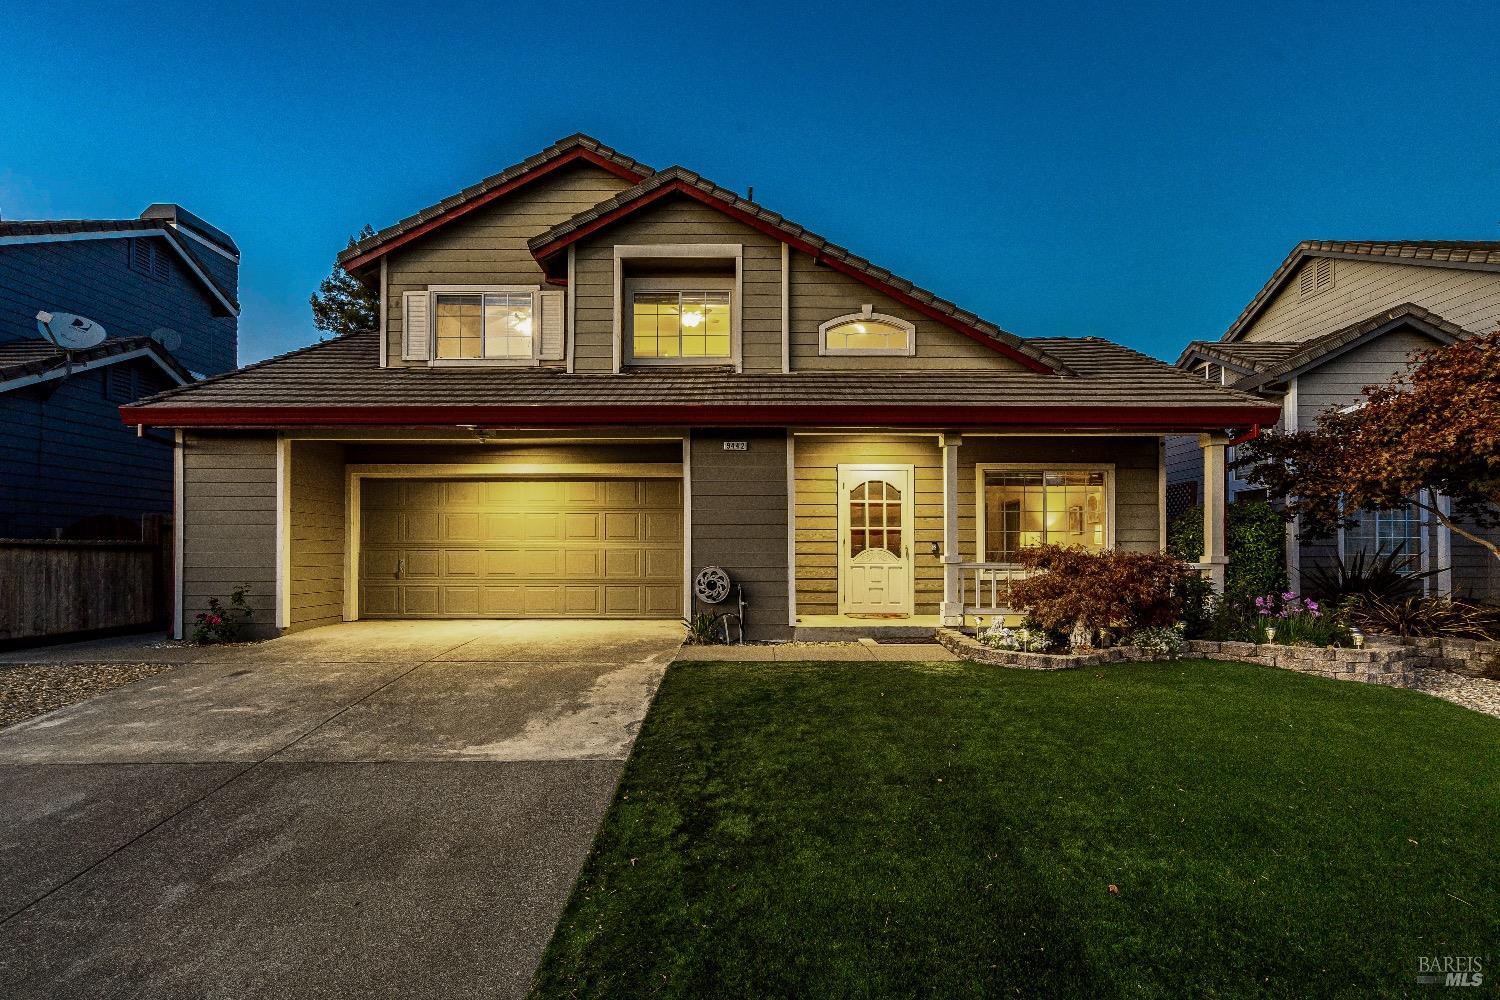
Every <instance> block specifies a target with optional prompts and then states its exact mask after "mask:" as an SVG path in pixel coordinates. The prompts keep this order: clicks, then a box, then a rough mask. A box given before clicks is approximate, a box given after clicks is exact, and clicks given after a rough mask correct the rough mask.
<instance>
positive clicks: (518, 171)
mask: <svg viewBox="0 0 1500 1000" xmlns="http://www.w3.org/2000/svg"><path fill="white" fill-rule="evenodd" d="M580 160H581V161H584V162H586V163H592V164H593V165H594V166H596V167H600V168H602V169H604V170H607V171H609V172H610V173H612V174H614V175H616V176H617V177H622V178H624V179H625V180H628V181H630V182H631V183H635V182H636V181H639V180H641V179H642V178H643V177H649V176H650V175H651V168H650V167H648V166H646V165H645V164H644V163H641V162H639V161H638V160H634V159H632V158H630V157H628V156H626V155H625V154H624V153H620V152H618V151H616V150H614V149H611V148H610V147H609V146H606V145H604V144H603V143H602V142H600V141H599V140H598V139H595V138H593V137H592V136H587V135H584V134H583V133H582V132H577V133H575V134H573V135H570V136H568V137H567V138H565V139H559V140H558V141H557V142H554V143H553V144H552V145H550V146H548V147H547V148H546V149H544V150H542V151H541V152H540V153H537V154H535V155H533V156H528V157H527V158H526V159H524V160H522V161H521V162H520V163H516V164H512V165H511V166H509V167H506V168H505V169H504V170H502V171H500V172H499V173H498V174H494V175H492V176H490V177H486V178H485V179H484V180H482V181H480V182H479V183H478V184H473V185H470V186H469V187H466V188H464V189H463V190H462V191H460V192H458V193H457V194H455V195H450V196H449V197H447V198H444V199H443V200H442V201H440V202H438V203H437V204H435V205H429V206H428V207H427V208H424V209H422V210H421V211H420V212H418V213H416V214H415V215H409V216H407V217H406V218H404V219H402V220H401V221H400V222H397V223H394V224H392V225H389V226H386V227H385V228H384V229H382V230H380V232H378V233H375V234H373V235H371V236H366V237H365V238H364V239H362V240H360V241H358V242H357V243H355V244H354V245H353V246H352V247H349V248H347V249H346V250H344V251H343V252H342V253H340V254H339V255H338V257H337V258H336V260H337V262H338V264H339V265H340V266H341V267H343V268H344V270H346V271H355V270H358V269H360V268H364V267H367V266H369V265H370V264H372V263H374V262H375V261H376V260H379V259H380V257H382V256H384V255H385V254H387V253H390V252H391V251H392V250H394V249H396V248H397V247H399V246H402V245H403V244H405V243H408V242H410V241H411V240H414V239H416V238H417V237H419V236H421V235H423V234H424V233H429V232H431V231H432V230H434V229H437V228H438V227H439V226H445V225H447V224H448V223H450V222H452V221H453V220H455V219H458V218H462V217H463V216H465V215H467V214H468V213H470V212H472V211H474V210H475V209H477V208H480V207H482V206H484V205H487V204H489V203H490V202H492V201H494V200H495V199H496V198H499V197H501V196H503V195H505V194H508V193H510V192H511V191H514V190H515V189H516V188H519V187H522V186H524V185H526V184H529V183H531V182H532V181H535V180H536V179H538V178H540V177H544V176H546V175H547V174H550V173H552V172H553V171H555V170H558V169H561V168H562V167H564V166H567V165H568V164H570V163H576V162H578V161H580Z"/></svg>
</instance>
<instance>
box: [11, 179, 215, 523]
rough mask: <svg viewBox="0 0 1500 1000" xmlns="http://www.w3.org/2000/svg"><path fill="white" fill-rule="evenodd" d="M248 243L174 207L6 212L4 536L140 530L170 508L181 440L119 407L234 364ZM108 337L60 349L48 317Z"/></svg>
mask: <svg viewBox="0 0 1500 1000" xmlns="http://www.w3.org/2000/svg"><path fill="white" fill-rule="evenodd" d="M238 270H239V251H238V249H236V247H235V245H234V241H233V240H231V239H230V238H229V237H228V236H227V235H225V234H224V233H222V232H220V231H219V230H218V229H215V228H214V227H213V226H210V225H208V224H207V223H206V222H204V221H203V220H202V219H199V218H198V217H197V216H195V215H193V214H192V213H190V212H187V211H186V210H184V209H182V208H181V207H179V206H177V205H170V204H163V205H152V206H151V207H149V208H147V209H146V211H144V212H142V213H141V216H140V218H137V219H88V220H42V221H0V420H3V422H4V424H5V427H6V433H5V436H4V438H3V439H0V538H53V537H60V536H62V537H82V538H138V537H140V530H141V518H142V517H143V516H145V515H150V514H162V515H165V514H170V513H171V511H172V447H171V441H170V437H169V436H168V437H166V438H164V437H163V436H162V435H138V434H137V432H136V429H135V428H132V427H124V426H122V425H121V423H120V419H119V411H118V408H119V406H120V405H122V404H127V403H132V402H135V401H136V400H138V399H141V398H143V397H145V396H150V395H153V394H155V393H157V392H160V391H162V390H164V389H168V388H171V387H173V386H180V385H185V384H187V383H189V382H191V381H193V379H194V378H195V377H196V376H197V375H214V374H218V373H221V372H225V371H228V370H230V369H232V368H234V365H235V348H236V344H235V341H236V323H237V319H236V316H237V315H238V312H239V306H238V304H237V302H236V299H235V295H236V291H235V290H236V287H237V284H238ZM38 313H44V314H53V313H56V314H69V315H76V316H82V317H86V318H87V319H88V320H90V321H92V322H93V323H94V324H97V325H98V326H100V327H102V328H103V330H104V334H105V337H106V339H104V340H103V342H102V343H99V344H97V345H95V346H91V347H86V348H84V349H82V350H75V351H71V352H67V353H65V352H63V351H61V350H59V349H58V348H57V347H55V346H54V345H53V344H52V343H50V342H48V341H47V340H44V339H42V333H41V331H40V330H39V327H38V319H37V314H38Z"/></svg>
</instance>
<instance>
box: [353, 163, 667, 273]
mask: <svg viewBox="0 0 1500 1000" xmlns="http://www.w3.org/2000/svg"><path fill="white" fill-rule="evenodd" d="M578 160H584V161H586V162H588V163H592V164H593V165H594V166H596V167H600V168H602V169H604V170H607V171H609V172H610V173H612V174H614V175H615V176H616V177H619V178H622V179H624V180H627V181H629V182H630V183H632V184H639V183H640V182H641V181H643V180H645V179H646V178H647V177H649V176H650V174H645V173H640V172H638V171H635V170H631V169H630V168H629V167H626V166H624V165H623V164H620V163H616V162H615V161H614V160H611V159H610V158H609V157H607V156H600V155H599V154H598V153H596V152H594V151H593V150H591V149H585V148H583V147H582V146H577V147H574V148H573V149H570V150H568V151H567V152H566V153H563V154H561V155H560V156H558V157H557V158H556V159H552V160H548V161H547V162H546V163H543V164H541V165H539V166H537V167H535V168H533V169H532V170H528V171H527V172H526V173H524V174H521V175H520V176H519V177H513V178H511V179H510V180H508V181H506V182H505V183H504V184H501V185H500V186H499V187H496V188H491V189H490V190H488V191H486V192H485V193H484V194H482V195H479V196H477V197H475V198H473V199H472V200H470V201H466V202H464V203H463V204H461V205H455V206H453V207H452V208H450V209H448V211H446V212H444V213H442V214H441V215H436V216H433V217H432V218H431V219H428V220H427V221H426V222H424V223H422V224H421V225H420V226H417V227H416V228H415V229H409V230H407V231H406V232H404V233H402V234H401V235H399V236H394V237H392V238H391V239H390V240H388V241H387V242H385V243H382V244H381V245H380V246H378V247H375V248H374V249H371V250H367V251H366V252H364V253H362V254H360V255H359V256H358V257H351V258H349V260H347V261H345V262H344V270H346V271H351V272H352V271H354V270H355V269H357V268H361V267H364V266H365V265H366V264H370V263H372V262H374V261H376V260H379V259H380V258H381V257H383V256H384V255H385V254H388V253H390V252H391V251H392V250H395V249H396V248H397V247H401V246H404V245H405V244H407V243H410V242H411V241H412V240H414V239H417V238H418V237H420V236H425V235H427V234H428V233H430V232H432V231H433V230H434V229H437V228H438V227H440V226H446V225H447V224H448V223H450V222H452V221H453V220H454V219H457V218H460V217H461V216H464V215H467V214H469V213H470V212H472V211H474V210H475V209H477V208H481V207H483V206H484V205H488V204H489V203H490V202H492V201H494V200H495V199H496V198H502V197H504V196H505V195H508V194H510V193H511V192H512V191H514V190H516V189H517V188H519V187H523V186H525V185H527V184H530V183H531V182H532V181H535V180H538V179H540V178H542V177H545V176H547V175H548V174H550V173H554V172H556V171H557V170H559V169H561V168H562V167H565V166H567V165H568V164H570V163H574V162H576V161H578Z"/></svg>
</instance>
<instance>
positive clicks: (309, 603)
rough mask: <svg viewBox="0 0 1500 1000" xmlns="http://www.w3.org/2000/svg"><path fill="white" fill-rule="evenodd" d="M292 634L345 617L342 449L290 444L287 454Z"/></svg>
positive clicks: (321, 443) (317, 443) (322, 443)
mask: <svg viewBox="0 0 1500 1000" xmlns="http://www.w3.org/2000/svg"><path fill="white" fill-rule="evenodd" d="M290 528H291V557H292V565H291V615H290V617H289V619H288V622H287V624H288V626H289V628H290V629H291V630H293V631H295V630H297V629H304V628H313V627H315V626H318V625H332V624H333V623H335V622H338V621H342V620H343V616H344V446H343V445H341V444H337V443H334V442H328V441H294V442H292V453H291V525H290Z"/></svg>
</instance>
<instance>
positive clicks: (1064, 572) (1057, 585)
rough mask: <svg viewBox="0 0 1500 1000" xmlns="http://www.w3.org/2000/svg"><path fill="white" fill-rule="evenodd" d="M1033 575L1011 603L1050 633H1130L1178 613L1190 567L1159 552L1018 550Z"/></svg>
mask: <svg viewBox="0 0 1500 1000" xmlns="http://www.w3.org/2000/svg"><path fill="white" fill-rule="evenodd" d="M1019 561H1020V563H1021V565H1022V566H1024V567H1026V568H1027V569H1028V570H1031V571H1032V575H1031V576H1028V577H1027V578H1026V579H1024V580H1022V581H1020V582H1019V583H1017V584H1016V585H1015V587H1014V588H1013V589H1012V591H1011V601H1012V603H1013V604H1014V605H1016V606H1017V607H1019V608H1022V609H1024V610H1025V611H1026V612H1028V613H1029V614H1030V615H1031V617H1032V618H1035V619H1036V620H1037V621H1038V622H1039V623H1041V624H1042V625H1043V626H1045V627H1047V628H1049V629H1055V630H1057V631H1060V632H1068V631H1071V630H1072V629H1073V627H1074V626H1075V625H1076V624H1082V625H1083V626H1084V627H1086V628H1087V629H1089V630H1090V631H1098V630H1102V629H1110V630H1114V631H1117V632H1128V631H1133V630H1135V629H1138V628H1146V627H1149V626H1153V625H1171V624H1173V623H1174V622H1176V621H1177V620H1178V618H1179V616H1180V615H1181V613H1182V602H1181V600H1180V599H1179V598H1178V597H1177V596H1176V592H1177V587H1178V584H1179V583H1181V582H1182V581H1183V580H1184V579H1186V578H1187V577H1189V576H1191V575H1192V572H1193V570H1192V568H1191V567H1190V566H1188V564H1187V563H1185V562H1183V561H1182V560H1181V559H1178V558H1177V557H1176V556H1172V555H1168V554H1166V553H1162V552H1119V551H1112V552H1092V551H1090V550H1088V549H1083V548H1077V547H1073V546H1065V545H1038V546H1035V547H1032V548H1025V549H1022V550H1021V551H1020V554H1019Z"/></svg>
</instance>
